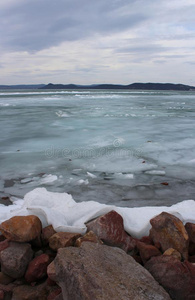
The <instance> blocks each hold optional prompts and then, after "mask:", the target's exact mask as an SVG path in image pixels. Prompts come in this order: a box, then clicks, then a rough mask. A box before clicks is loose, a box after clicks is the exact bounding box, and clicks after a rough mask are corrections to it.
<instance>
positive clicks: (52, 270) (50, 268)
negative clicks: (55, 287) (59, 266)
mask: <svg viewBox="0 0 195 300" xmlns="http://www.w3.org/2000/svg"><path fill="white" fill-rule="evenodd" d="M47 276H48V278H49V279H50V280H52V281H53V282H57V277H56V269H55V265H54V261H52V262H51V263H50V264H49V265H48V267H47Z"/></svg>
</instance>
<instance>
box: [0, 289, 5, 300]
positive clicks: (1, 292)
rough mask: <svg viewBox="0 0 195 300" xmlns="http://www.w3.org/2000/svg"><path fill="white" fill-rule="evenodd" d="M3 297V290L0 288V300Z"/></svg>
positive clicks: (2, 299)
mask: <svg viewBox="0 0 195 300" xmlns="http://www.w3.org/2000/svg"><path fill="white" fill-rule="evenodd" d="M4 299H5V294H4V291H3V290H0V300H4Z"/></svg>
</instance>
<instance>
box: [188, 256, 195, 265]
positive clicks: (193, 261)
mask: <svg viewBox="0 0 195 300" xmlns="http://www.w3.org/2000/svg"><path fill="white" fill-rule="evenodd" d="M189 262H191V263H195V255H192V256H189Z"/></svg>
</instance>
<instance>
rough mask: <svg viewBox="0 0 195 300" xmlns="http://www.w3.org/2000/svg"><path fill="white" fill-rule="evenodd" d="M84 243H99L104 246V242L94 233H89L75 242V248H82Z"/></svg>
mask: <svg viewBox="0 0 195 300" xmlns="http://www.w3.org/2000/svg"><path fill="white" fill-rule="evenodd" d="M83 242H91V243H98V244H101V245H102V244H103V242H102V241H101V240H100V239H98V237H97V235H95V233H94V232H93V231H89V232H87V233H86V234H85V235H84V236H82V237H80V238H78V239H77V240H76V242H75V247H80V246H81V244H82V243H83Z"/></svg>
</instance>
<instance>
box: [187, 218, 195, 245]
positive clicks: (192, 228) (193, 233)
mask: <svg viewBox="0 0 195 300" xmlns="http://www.w3.org/2000/svg"><path fill="white" fill-rule="evenodd" d="M185 229H186V231H187V233H188V236H189V240H190V242H192V243H195V224H193V223H189V222H188V223H186V225H185Z"/></svg>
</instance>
